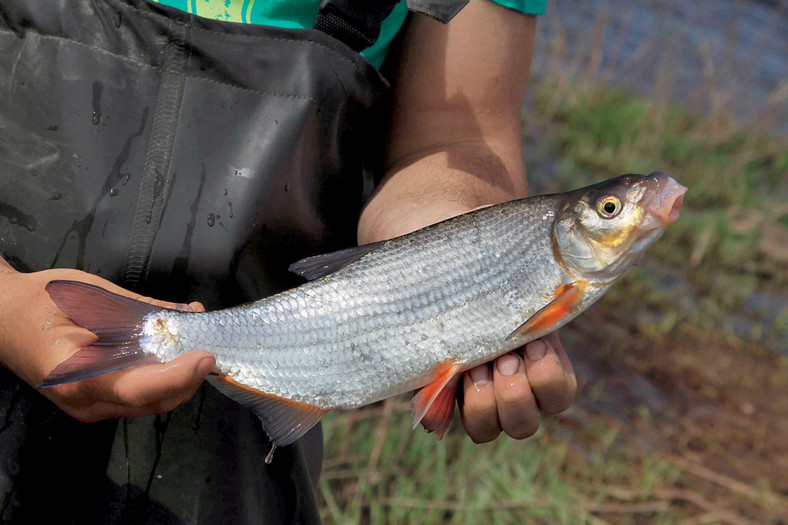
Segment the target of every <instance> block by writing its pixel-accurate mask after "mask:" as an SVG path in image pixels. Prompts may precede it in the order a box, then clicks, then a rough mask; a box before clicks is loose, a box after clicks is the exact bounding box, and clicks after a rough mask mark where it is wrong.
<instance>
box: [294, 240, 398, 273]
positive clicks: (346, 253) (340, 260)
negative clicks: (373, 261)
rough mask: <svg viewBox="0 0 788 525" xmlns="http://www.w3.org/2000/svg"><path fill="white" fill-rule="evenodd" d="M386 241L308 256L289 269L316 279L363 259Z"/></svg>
mask: <svg viewBox="0 0 788 525" xmlns="http://www.w3.org/2000/svg"><path fill="white" fill-rule="evenodd" d="M384 242H386V241H378V242H373V243H370V244H362V245H361V246H354V247H352V248H345V249H344V250H339V251H336V252H332V253H326V254H323V255H314V256H312V257H307V258H305V259H301V260H300V261H296V262H294V263H293V264H291V265H290V267H289V268H288V270H290V271H291V272H293V273H294V274H296V275H300V276H301V277H303V278H305V279H307V280H309V281H314V280H315V279H319V278H321V277H325V276H326V275H329V274H331V273H334V272H336V271H337V270H339V269H341V268H344V267H345V266H347V265H348V264H350V263H352V262H354V261H357V260H359V259H361V258H362V257H364V256H365V255H366V254H368V253H369V252H371V251H373V250H374V249H376V248H378V247H379V246H380V245H382V244H383V243H384Z"/></svg>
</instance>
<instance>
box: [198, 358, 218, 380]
mask: <svg viewBox="0 0 788 525" xmlns="http://www.w3.org/2000/svg"><path fill="white" fill-rule="evenodd" d="M214 364H215V361H214V359H213V357H203V358H202V359H201V360H200V362H199V363H197V368H196V370H195V375H196V376H197V377H199V378H200V379H202V378H204V377H205V376H207V375H208V374H210V373H211V370H213V367H214Z"/></svg>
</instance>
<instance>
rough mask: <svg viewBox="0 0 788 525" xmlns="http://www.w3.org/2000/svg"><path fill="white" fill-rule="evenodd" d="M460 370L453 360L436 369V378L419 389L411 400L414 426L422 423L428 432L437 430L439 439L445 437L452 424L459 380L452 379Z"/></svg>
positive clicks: (436, 433)
mask: <svg viewBox="0 0 788 525" xmlns="http://www.w3.org/2000/svg"><path fill="white" fill-rule="evenodd" d="M460 372H461V369H460V366H459V365H458V364H456V363H453V362H451V363H444V364H442V365H441V366H439V367H438V369H436V371H435V373H436V379H435V380H434V381H433V382H432V383H430V384H429V385H427V386H425V387H424V388H422V389H421V390H419V392H418V393H417V394H416V395H415V396H414V397H413V399H412V400H411V402H410V408H411V413H412V416H413V428H416V426H418V424H419V423H422V424H423V425H424V429H425V430H427V432H435V435H436V436H437V437H438V439H441V438H442V437H443V434H444V433H445V432H446V430H447V429H448V428H449V425H451V418H452V416H453V415H454V400H455V399H456V398H457V381H452V379H454V378H455V377H456V376H457V374H459V373H460Z"/></svg>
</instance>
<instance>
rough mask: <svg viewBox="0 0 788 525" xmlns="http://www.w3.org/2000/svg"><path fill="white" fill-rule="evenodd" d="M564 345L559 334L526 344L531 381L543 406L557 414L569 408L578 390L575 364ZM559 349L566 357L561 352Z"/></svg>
mask: <svg viewBox="0 0 788 525" xmlns="http://www.w3.org/2000/svg"><path fill="white" fill-rule="evenodd" d="M554 345H555V346H554ZM560 345H561V342H560V340H558V338H557V336H556V337H555V338H548V337H545V338H542V339H537V340H536V341H531V342H530V343H528V344H527V345H526V346H525V356H526V359H525V367H526V374H527V376H528V382H529V383H530V384H531V389H532V390H533V393H534V396H535V397H536V400H537V402H538V403H539V407H540V408H541V409H542V410H544V411H545V412H547V413H548V414H557V413H559V412H563V411H564V410H566V409H567V408H569V406H570V405H571V404H572V400H574V398H575V392H576V391H577V379H576V378H575V374H574V370H573V369H572V364H571V363H570V362H569V358H568V357H566V353H564V352H563V348H562V347H561V346H560ZM559 349H560V351H561V354H563V357H564V358H563V359H562V358H561V355H559V353H558V350H559Z"/></svg>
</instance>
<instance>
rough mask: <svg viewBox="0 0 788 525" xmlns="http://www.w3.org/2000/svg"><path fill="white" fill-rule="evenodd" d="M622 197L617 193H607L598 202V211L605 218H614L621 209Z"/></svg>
mask: <svg viewBox="0 0 788 525" xmlns="http://www.w3.org/2000/svg"><path fill="white" fill-rule="evenodd" d="M621 208H622V206H621V199H619V198H618V197H616V196H615V195H607V196H605V197H602V198H601V199H599V200H598V201H597V203H596V211H597V213H598V214H599V215H600V216H602V217H604V218H605V219H612V218H613V217H615V216H616V215H618V214H619V212H620V211H621Z"/></svg>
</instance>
